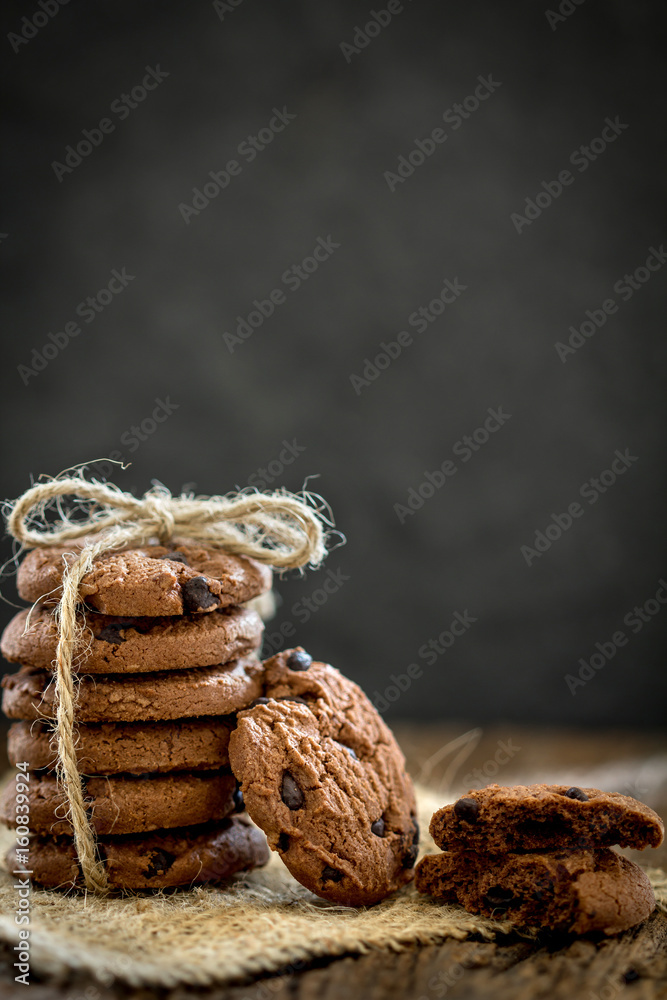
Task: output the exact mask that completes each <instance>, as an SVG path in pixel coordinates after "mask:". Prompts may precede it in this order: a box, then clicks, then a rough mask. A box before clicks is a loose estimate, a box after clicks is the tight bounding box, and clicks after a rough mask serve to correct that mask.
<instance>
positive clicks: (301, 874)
mask: <svg viewBox="0 0 667 1000" xmlns="http://www.w3.org/2000/svg"><path fill="white" fill-rule="evenodd" d="M264 668H265V678H264V691H263V695H262V697H261V698H259V699H258V703H257V704H255V706H254V707H252V706H251V707H250V708H249V709H247V710H246V711H243V712H241V713H240V714H239V719H238V726H237V728H236V730H234V732H233V733H232V734H231V737H230V743H229V759H230V764H231V767H232V770H233V771H234V774H235V775H236V777H237V778H238V779H239V781H240V782H241V785H242V791H243V796H244V800H245V804H246V809H247V810H248V813H249V815H250V816H251V817H252V819H253V820H254V821H255V822H256V823H257V824H258V826H260V827H261V829H262V830H264V832H265V833H266V835H267V838H268V841H269V846H270V847H271V848H272V849H273V850H275V851H278V852H279V853H280V855H281V857H282V859H283V861H284V862H285V864H286V865H287V867H288V868H289V870H290V872H291V873H292V874H293V875H294V877H295V878H296V879H297V880H298V881H299V882H301V883H302V884H303V885H304V886H306V887H307V888H308V889H310V890H311V891H312V892H314V893H316V894H317V895H319V896H322V897H323V898H325V899H328V900H331V901H333V902H337V903H342V904H344V905H348V906H364V905H368V904H372V903H376V902H378V901H379V900H381V899H383V898H384V897H385V896H387V895H389V894H390V893H391V892H393V891H394V890H396V889H398V888H399V887H400V886H402V885H404V884H405V883H406V882H408V881H409V880H410V879H411V878H412V875H413V867H414V864H415V861H416V857H417V850H418V848H417V844H418V839H419V829H418V826H417V823H416V819H415V816H416V807H415V798H414V792H413V788H412V783H411V780H410V777H409V776H408V774H407V772H406V769H405V759H404V757H403V754H402V753H401V751H400V749H399V747H398V745H397V743H396V741H395V739H394V736H393V734H392V733H391V731H390V730H389V728H388V727H387V726H386V724H385V723H384V722H383V720H382V718H381V717H380V716H379V714H378V712H377V711H376V709H375V708H374V707H373V705H372V704H371V703H370V701H369V700H368V698H367V697H366V695H365V694H364V693H363V691H362V690H361V688H359V687H358V686H357V685H356V684H354V683H353V682H352V681H349V680H347V678H345V677H343V676H342V674H340V673H339V671H338V670H336V669H334V667H332V666H329V665H328V664H325V663H315V662H313V660H312V657H310V656H309V655H308V653H306V652H305V651H304V650H303V649H301V648H297V649H292V650H286V651H284V652H282V653H279V654H278V655H277V656H274V657H272V658H271V659H269V660H267V661H266V663H265V664H264Z"/></svg>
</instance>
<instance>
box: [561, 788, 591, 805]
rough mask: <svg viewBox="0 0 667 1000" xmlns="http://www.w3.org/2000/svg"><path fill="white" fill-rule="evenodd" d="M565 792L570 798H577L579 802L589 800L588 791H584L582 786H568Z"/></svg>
mask: <svg viewBox="0 0 667 1000" xmlns="http://www.w3.org/2000/svg"><path fill="white" fill-rule="evenodd" d="M564 794H565V795H566V796H567V798H568V799H577V801H578V802H588V796H587V795H586V792H584V791H582V790H581V788H576V787H575V786H574V785H573V786H572V788H568V790H567V791H566V792H565V793H564Z"/></svg>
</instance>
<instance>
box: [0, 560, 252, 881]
mask: <svg viewBox="0 0 667 1000" xmlns="http://www.w3.org/2000/svg"><path fill="white" fill-rule="evenodd" d="M73 551H76V549H75V547H70V548H68V549H62V548H45V549H39V550H34V551H32V552H31V553H30V554H29V555H28V556H27V557H26V558H25V560H24V561H23V563H22V564H21V566H20V568H19V572H18V589H19V593H20V595H21V597H22V598H24V599H25V600H27V601H30V602H33V601H42V602H43V603H41V604H37V605H36V606H35V607H34V608H33V609H32V612H30V613H28V612H27V611H21V612H19V614H17V615H16V616H15V618H14V619H13V620H12V621H11V622H10V624H9V625H8V627H7V628H6V629H5V632H4V634H3V637H2V644H1V648H2V653H3V655H4V656H5V658H6V659H8V660H10V661H13V662H17V663H20V664H21V668H20V670H19V671H18V672H17V673H15V674H13V675H11V676H7V677H5V678H4V680H3V687H4V695H3V709H4V712H5V714H6V715H8V716H9V718H10V719H16V720H20V721H17V722H15V723H14V724H13V725H12V727H11V729H10V733H9V757H10V760H11V762H12V763H17V762H23V761H25V762H27V763H28V765H29V768H30V772H31V775H30V779H29V785H30V793H29V800H30V801H29V805H30V822H29V825H30V828H31V830H32V831H33V832H34V834H35V837H34V839H33V841H32V842H31V848H30V867H31V869H32V871H33V873H34V875H33V877H34V878H35V879H36V881H38V882H40V883H41V884H42V885H46V886H60V885H65V886H66V885H68V884H72V883H77V884H80V882H81V877H80V871H79V867H78V863H77V860H76V854H75V851H74V845H73V840H72V827H71V824H70V821H69V818H68V816H67V808H66V805H67V803H66V801H65V799H64V796H63V793H62V791H61V789H60V787H59V785H58V784H57V782H56V777H55V774H54V764H55V759H56V749H55V744H54V742H53V736H52V725H51V723H50V720H51V719H52V718H53V716H54V681H53V674H52V664H53V662H54V658H55V653H56V644H57V629H56V626H55V622H54V618H53V604H54V602H55V601H56V600H57V599H58V598H59V596H60V586H61V577H62V572H63V569H64V567H65V565H66V564H67V562H68V561H69V560H71V559H72V558H73V556H72V555H71V553H72V552H73ZM270 585H271V572H270V570H269V569H268V568H267V567H265V566H262V565H261V564H260V563H258V562H256V561H254V560H252V559H249V558H247V557H244V556H234V555H230V554H228V553H225V552H223V551H221V550H219V549H206V548H202V547H200V546H197V545H191V544H177V543H175V544H174V545H173V546H172V547H171V548H170V549H167V548H165V547H162V546H159V545H150V546H146V547H144V548H141V549H127V550H124V551H120V552H111V553H107V554H105V555H102V556H101V557H100V558H99V559H97V560H96V561H95V564H94V566H93V569H92V570H91V571H90V573H88V575H87V576H85V577H84V579H83V582H82V585H81V588H80V596H81V599H82V600H83V601H85V610H84V609H83V607H82V608H81V610H80V614H81V616H82V619H83V623H84V625H85V629H86V632H85V634H86V639H87V645H86V647H85V649H84V651H83V652H82V654H81V655H80V656H79V658H78V661H77V662H76V664H75V669H76V670H77V673H78V674H79V675H80V683H79V685H78V700H77V707H76V719H77V725H78V746H77V757H78V765H79V770H80V771H81V773H82V775H83V776H84V780H85V791H86V798H87V801H88V803H89V815H90V822H91V824H92V826H93V828H94V830H95V831H96V833H97V836H98V844H99V850H100V855H101V857H102V858H103V860H104V861H105V862H106V865H105V867H106V871H107V876H108V881H109V884H110V886H112V887H117V888H133V889H139V888H151V887H157V888H162V887H167V886H176V885H184V884H191V883H194V882H206V881H211V880H218V879H221V878H224V877H226V876H228V875H230V874H232V873H233V872H235V871H239V870H242V869H245V868H251V867H253V866H255V865H261V864H264V863H265V862H266V860H267V858H268V851H267V847H266V842H265V839H264V837H263V835H262V833H261V832H260V831H259V830H258V829H257V828H256V827H255V826H254V825H253V824H252V823H250V821H249V820H248V819H247V817H246V816H245V815H244V814H243V813H242V811H243V798H242V796H241V794H240V792H239V788H238V784H237V781H236V778H235V777H234V775H233V774H232V772H231V769H230V766H229V754H228V746H229V738H230V733H231V731H232V729H233V727H234V725H235V713H236V712H238V711H239V710H241V709H243V708H246V707H247V706H249V705H250V704H251V703H252V702H253V701H254V700H255V699H256V698H257V697H258V696H259V695H261V693H262V674H263V671H262V664H261V663H260V661H259V659H258V658H257V650H258V649H259V646H260V644H261V638H262V622H261V619H260V617H259V616H258V614H257V613H256V612H255V611H251V610H249V609H248V608H245V607H243V606H242V605H243V604H245V603H246V602H247V601H249V600H251V599H252V598H254V597H256V596H258V595H259V594H261V593H263V592H264V591H266V590H267V589H268V588H269V587H270ZM0 818H1V819H2V820H3V821H4V822H5V823H7V824H9V825H10V826H13V825H15V824H16V813H15V795H14V790H13V786H12V785H11V784H10V786H9V787H8V788H7V789H6V790H5V793H4V795H3V797H2V801H1V802H0ZM19 821H20V822H23V818H22V817H21V818H20V820H19ZM10 862H11V859H10Z"/></svg>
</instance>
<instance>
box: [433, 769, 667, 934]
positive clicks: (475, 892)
mask: <svg viewBox="0 0 667 1000" xmlns="http://www.w3.org/2000/svg"><path fill="white" fill-rule="evenodd" d="M430 831H431V835H432V836H433V839H434V840H435V842H436V844H437V845H438V847H441V848H442V849H443V853H442V854H430V855H427V856H426V857H424V858H422V860H421V861H420V863H419V865H418V866H417V873H416V885H417V889H418V890H419V891H420V892H423V893H428V894H430V895H432V896H434V897H436V898H437V899H441V900H443V901H445V902H450V903H456V902H458V903H460V904H461V905H462V906H464V907H465V908H466V909H467V910H469V911H471V912H472V913H482V914H484V915H486V916H489V917H496V918H499V919H509V920H511V921H513V922H514V923H515V924H517V925H519V926H531V925H532V926H540V927H549V928H550V929H553V930H561V931H570V932H574V933H578V934H583V933H587V932H589V931H601V932H602V933H604V934H618V933H619V932H620V931H623V930H626V929H627V928H629V927H633V926H634V925H635V924H637V923H639V922H640V921H642V920H644V919H645V918H646V917H647V916H648V915H649V914H650V913H651V912H652V910H653V909H654V907H655V897H654V895H653V890H652V888H651V884H650V882H649V880H648V878H647V877H646V874H645V873H644V872H643V871H642V869H641V868H640V867H639V866H638V865H636V864H634V862H632V861H630V860H629V859H628V858H626V857H624V856H623V855H621V854H618V853H617V852H616V851H614V850H611V847H612V845H614V844H618V845H620V846H621V847H633V848H635V849H637V850H642V849H643V848H645V847H658V846H659V844H660V843H661V842H662V838H663V835H664V826H663V823H662V820H661V819H660V817H659V816H658V815H657V814H656V813H655V812H653V810H652V809H649V808H648V806H645V805H644V804H643V803H641V802H637V801H636V799H632V798H629V797H628V796H625V795H618V794H616V793H612V792H601V791H599V790H598V789H597V788H583V789H582V788H568V787H567V786H566V785H515V786H511V787H506V788H503V787H501V786H499V785H490V786H489V787H487V788H483V789H480V790H476V791H472V792H470V793H469V794H468V795H467V796H466V797H465V798H461V799H459V800H458V801H457V802H455V803H454V804H453V805H448V806H445V807H444V808H442V809H439V810H438V811H437V812H436V813H434V815H433V818H432V820H431V826H430Z"/></svg>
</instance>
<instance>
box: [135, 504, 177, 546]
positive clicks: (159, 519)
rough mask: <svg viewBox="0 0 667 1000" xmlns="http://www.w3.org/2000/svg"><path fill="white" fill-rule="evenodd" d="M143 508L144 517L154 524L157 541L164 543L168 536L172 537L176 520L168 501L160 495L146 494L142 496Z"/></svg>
mask: <svg viewBox="0 0 667 1000" xmlns="http://www.w3.org/2000/svg"><path fill="white" fill-rule="evenodd" d="M142 504H143V508H144V510H145V514H146V517H147V519H148V520H149V521H152V522H153V524H154V526H155V534H156V535H157V538H158V541H160V542H161V543H162V545H165V544H166V543H167V542H168V541H169V539H170V538H173V535H174V528H175V525H176V520H175V518H174V513H173V510H172V508H171V507H170V505H169V502H168V501H167V500H165V499H163V498H162V497H157V496H150V495H147V496H146V497H144V499H143V501H142Z"/></svg>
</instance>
